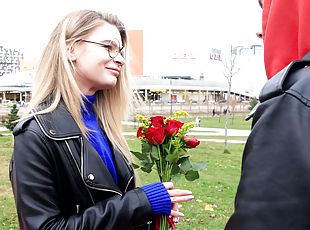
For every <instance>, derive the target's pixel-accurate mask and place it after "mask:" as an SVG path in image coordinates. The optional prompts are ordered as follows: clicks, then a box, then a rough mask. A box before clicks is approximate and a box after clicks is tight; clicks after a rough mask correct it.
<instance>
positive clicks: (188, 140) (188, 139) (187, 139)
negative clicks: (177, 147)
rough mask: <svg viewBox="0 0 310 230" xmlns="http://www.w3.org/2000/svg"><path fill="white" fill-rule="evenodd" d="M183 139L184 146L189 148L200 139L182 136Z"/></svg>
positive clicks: (193, 146)
mask: <svg viewBox="0 0 310 230" xmlns="http://www.w3.org/2000/svg"><path fill="white" fill-rule="evenodd" d="M183 140H185V145H186V147H189V148H195V147H196V146H197V145H199V144H200V141H199V140H197V138H196V137H189V136H184V137H183Z"/></svg>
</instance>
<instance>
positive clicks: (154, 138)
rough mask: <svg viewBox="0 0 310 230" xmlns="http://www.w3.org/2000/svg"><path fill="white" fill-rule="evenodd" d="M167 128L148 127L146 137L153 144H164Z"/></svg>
mask: <svg viewBox="0 0 310 230" xmlns="http://www.w3.org/2000/svg"><path fill="white" fill-rule="evenodd" d="M165 137H166V135H165V129H164V128H163V127H154V128H148V129H147V133H146V134H145V138H146V139H147V140H148V141H149V142H150V143H151V144H152V145H154V144H159V145H160V144H162V143H163V142H164V140H165Z"/></svg>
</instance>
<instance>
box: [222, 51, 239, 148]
mask: <svg viewBox="0 0 310 230" xmlns="http://www.w3.org/2000/svg"><path fill="white" fill-rule="evenodd" d="M236 57H237V54H236V53H235V52H233V50H232V46H231V48H230V52H229V55H228V59H227V60H223V61H222V63H223V66H224V71H223V75H224V77H225V78H226V80H227V83H228V92H227V100H226V113H225V147H224V153H229V151H228V144H227V124H228V116H229V112H228V110H229V104H230V100H231V99H230V92H231V84H232V78H233V76H235V75H236V74H237V73H238V72H239V70H240V68H238V67H237V66H236Z"/></svg>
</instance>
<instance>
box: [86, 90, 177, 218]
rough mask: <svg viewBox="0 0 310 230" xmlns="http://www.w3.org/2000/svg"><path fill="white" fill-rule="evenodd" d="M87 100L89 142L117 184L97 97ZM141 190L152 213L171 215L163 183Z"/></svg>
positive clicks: (148, 185)
mask: <svg viewBox="0 0 310 230" xmlns="http://www.w3.org/2000/svg"><path fill="white" fill-rule="evenodd" d="M86 99H87V100H86ZM86 99H85V100H84V102H85V108H86V111H87V112H86V111H84V110H82V117H83V121H84V124H85V126H86V127H87V128H88V129H90V130H91V132H90V134H89V135H88V140H89V141H90V143H91V144H92V146H93V147H94V148H95V149H96V151H97V152H98V153H99V155H100V157H101V159H102V160H103V162H104V163H105V165H106V166H107V167H108V169H109V171H110V173H111V175H112V177H113V179H114V181H115V183H116V184H117V173H116V170H115V165H114V160H113V155H112V151H111V149H110V145H109V141H108V138H107V136H106V135H105V133H104V132H103V131H102V130H101V128H100V126H99V124H98V121H97V118H96V115H95V113H94V111H93V105H94V102H95V100H96V95H93V96H86ZM141 189H142V190H143V191H144V192H145V194H146V196H147V198H148V200H149V202H150V204H151V206H152V212H153V214H154V215H157V214H165V215H169V214H170V211H171V200H170V196H169V194H168V192H167V190H166V188H165V186H164V185H163V184H162V183H161V182H155V183H152V184H147V185H143V186H141Z"/></svg>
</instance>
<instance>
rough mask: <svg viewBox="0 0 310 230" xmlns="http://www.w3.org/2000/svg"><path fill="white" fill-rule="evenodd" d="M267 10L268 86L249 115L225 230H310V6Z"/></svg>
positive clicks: (268, 4) (270, 1)
mask: <svg viewBox="0 0 310 230" xmlns="http://www.w3.org/2000/svg"><path fill="white" fill-rule="evenodd" d="M263 5H264V6H263V36H262V37H263V39H264V43H265V44H264V49H265V66H266V72H267V75H268V78H270V80H268V81H266V84H265V85H264V87H263V88H262V90H261V92H260V96H259V101H260V104H259V105H258V106H257V107H256V110H255V111H254V112H253V113H251V116H252V117H253V121H252V131H251V134H250V135H249V137H248V139H247V142H246V145H245V147H244V151H243V155H242V166H241V174H240V181H239V184H238V188H237V192H236V196H235V205H234V211H233V213H232V215H231V216H230V218H229V220H228V222H227V224H226V226H225V230H309V229H310V141H309V140H310V52H309V51H310V20H309V19H308V17H307V13H309V14H310V0H264V2H263ZM306 54H307V55H306ZM305 55H306V56H305ZM302 57H303V58H302ZM301 58H302V60H301Z"/></svg>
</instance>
